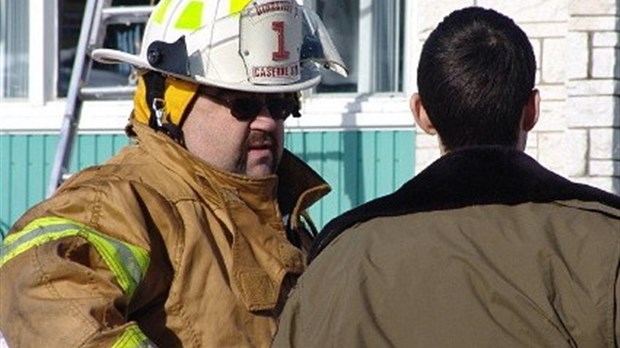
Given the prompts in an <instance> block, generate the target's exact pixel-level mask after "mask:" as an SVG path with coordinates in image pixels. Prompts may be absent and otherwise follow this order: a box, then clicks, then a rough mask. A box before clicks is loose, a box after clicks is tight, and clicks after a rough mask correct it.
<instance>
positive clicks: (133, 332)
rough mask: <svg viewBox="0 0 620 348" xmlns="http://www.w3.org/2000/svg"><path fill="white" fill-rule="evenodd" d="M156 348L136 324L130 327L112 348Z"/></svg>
mask: <svg viewBox="0 0 620 348" xmlns="http://www.w3.org/2000/svg"><path fill="white" fill-rule="evenodd" d="M149 347H155V344H153V342H151V340H149V339H148V337H146V335H145V334H144V333H142V330H140V328H139V327H138V325H136V324H131V325H129V326H128V327H127V328H126V329H125V331H123V334H122V335H121V337H119V338H118V341H116V342H115V343H114V345H113V346H112V348H149Z"/></svg>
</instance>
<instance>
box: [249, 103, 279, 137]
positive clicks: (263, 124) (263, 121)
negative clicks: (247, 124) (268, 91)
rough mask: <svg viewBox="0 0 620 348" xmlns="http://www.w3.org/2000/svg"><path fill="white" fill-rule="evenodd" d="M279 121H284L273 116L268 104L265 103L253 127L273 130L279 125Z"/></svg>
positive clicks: (253, 122)
mask: <svg viewBox="0 0 620 348" xmlns="http://www.w3.org/2000/svg"><path fill="white" fill-rule="evenodd" d="M278 122H282V121H280V120H276V119H275V118H273V116H272V115H271V113H270V112H269V109H268V108H267V106H265V105H263V108H262V109H261V110H260V112H259V113H258V115H256V118H254V121H252V128H256V129H261V130H264V131H268V132H272V131H274V130H275V129H276V128H277V127H278Z"/></svg>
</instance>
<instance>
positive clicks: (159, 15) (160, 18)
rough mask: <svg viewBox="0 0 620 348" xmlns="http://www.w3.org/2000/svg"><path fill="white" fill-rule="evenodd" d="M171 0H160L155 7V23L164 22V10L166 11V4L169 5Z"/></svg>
mask: <svg viewBox="0 0 620 348" xmlns="http://www.w3.org/2000/svg"><path fill="white" fill-rule="evenodd" d="M171 2H172V1H171V0H162V1H161V2H160V3H159V4H158V5H157V7H156V8H155V12H153V21H154V22H155V23H157V24H162V23H163V22H164V17H166V12H167V11H168V5H170V3H171Z"/></svg>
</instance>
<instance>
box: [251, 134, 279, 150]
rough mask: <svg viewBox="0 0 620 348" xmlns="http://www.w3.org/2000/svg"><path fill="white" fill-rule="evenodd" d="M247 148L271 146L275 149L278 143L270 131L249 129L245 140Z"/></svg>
mask: <svg viewBox="0 0 620 348" xmlns="http://www.w3.org/2000/svg"><path fill="white" fill-rule="evenodd" d="M246 144H247V147H248V148H271V149H275V148H276V147H277V145H278V142H277V140H276V139H275V137H274V136H273V134H271V133H265V132H261V131H251V132H250V134H249V135H248V138H247V141H246Z"/></svg>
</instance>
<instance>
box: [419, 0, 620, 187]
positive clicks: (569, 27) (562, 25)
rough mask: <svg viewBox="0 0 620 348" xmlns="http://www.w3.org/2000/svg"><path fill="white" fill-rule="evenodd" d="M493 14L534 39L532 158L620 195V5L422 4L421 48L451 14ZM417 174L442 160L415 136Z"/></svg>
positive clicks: (609, 0) (539, 0) (546, 1)
mask: <svg viewBox="0 0 620 348" xmlns="http://www.w3.org/2000/svg"><path fill="white" fill-rule="evenodd" d="M473 5H477V6H482V7H490V8H494V9H496V10H498V11H500V12H502V13H505V14H506V15H508V16H510V17H512V18H513V19H514V20H515V21H516V22H517V23H518V24H519V25H520V26H521V27H522V28H523V29H524V31H525V32H526V33H527V34H528V36H529V37H530V40H531V43H532V46H533V48H534V52H535V54H536V60H537V64H538V70H537V79H536V83H537V88H539V90H540V92H541V98H542V104H541V115H540V120H539V122H538V125H537V126H536V127H535V128H534V131H533V132H532V133H531V135H530V137H529V141H528V146H527V150H526V151H527V153H528V154H530V155H531V156H532V157H534V158H536V159H537V160H539V161H540V162H542V163H543V164H544V165H545V166H547V167H548V168H550V169H552V170H555V171H557V172H558V173H560V174H562V175H564V176H567V177H569V178H571V179H573V180H575V181H579V182H584V183H588V184H591V185H594V186H597V187H599V188H602V189H604V190H607V191H611V192H615V193H620V21H619V14H620V2H618V1H617V0H588V1H583V0H520V1H502V0H445V1H433V0H419V1H418V11H417V17H416V18H417V23H418V24H417V25H416V30H417V32H418V38H419V47H421V45H422V43H423V42H424V40H425V39H426V38H427V37H428V35H429V33H430V31H431V30H432V29H433V28H434V27H435V26H436V24H437V23H438V22H439V21H441V19H442V18H443V17H444V16H445V15H446V14H448V13H450V12H451V11H452V10H454V9H457V8H460V7H465V6H473ZM416 139H417V140H416V141H417V143H416V159H417V160H416V172H419V171H420V170H421V169H423V168H424V167H426V166H427V165H428V164H429V163H431V162H432V161H433V160H435V159H436V158H437V157H438V156H439V150H438V148H437V140H436V139H434V138H432V137H430V136H428V135H426V134H423V133H421V131H420V130H418V137H417V138H416Z"/></svg>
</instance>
